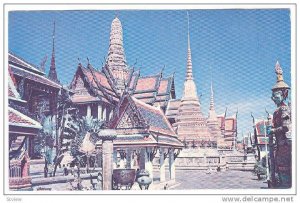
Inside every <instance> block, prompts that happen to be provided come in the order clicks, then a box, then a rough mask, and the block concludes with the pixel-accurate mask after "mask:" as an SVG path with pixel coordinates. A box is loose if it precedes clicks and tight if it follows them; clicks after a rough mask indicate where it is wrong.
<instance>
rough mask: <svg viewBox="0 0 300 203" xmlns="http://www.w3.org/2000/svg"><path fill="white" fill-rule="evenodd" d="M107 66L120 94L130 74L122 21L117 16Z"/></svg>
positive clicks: (112, 28)
mask: <svg viewBox="0 0 300 203" xmlns="http://www.w3.org/2000/svg"><path fill="white" fill-rule="evenodd" d="M106 63H107V65H108V68H109V69H110V71H111V73H112V75H113V77H114V79H115V82H116V84H115V85H116V87H117V89H118V90H119V91H120V93H121V92H122V91H123V90H124V89H125V81H126V79H127V76H128V74H129V70H128V67H127V63H126V57H125V51H124V47H123V29H122V24H121V21H120V20H119V18H118V16H117V15H116V16H115V18H114V20H113V21H112V23H111V30H110V38H109V48H108V57H107V62H106Z"/></svg>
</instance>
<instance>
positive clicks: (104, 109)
mask: <svg viewBox="0 0 300 203" xmlns="http://www.w3.org/2000/svg"><path fill="white" fill-rule="evenodd" d="M102 118H103V120H104V121H106V107H105V106H103V115H102Z"/></svg>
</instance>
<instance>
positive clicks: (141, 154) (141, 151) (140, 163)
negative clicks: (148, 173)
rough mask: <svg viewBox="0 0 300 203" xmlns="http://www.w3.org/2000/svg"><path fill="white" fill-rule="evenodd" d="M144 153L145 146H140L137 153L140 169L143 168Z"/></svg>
mask: <svg viewBox="0 0 300 203" xmlns="http://www.w3.org/2000/svg"><path fill="white" fill-rule="evenodd" d="M145 154H146V149H145V148H141V150H140V154H139V168H140V170H142V169H145V163H146V162H145V161H146V160H145V156H146V155H145Z"/></svg>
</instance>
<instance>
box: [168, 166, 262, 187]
mask: <svg viewBox="0 0 300 203" xmlns="http://www.w3.org/2000/svg"><path fill="white" fill-rule="evenodd" d="M176 182H177V183H180V184H179V185H178V186H177V187H173V188H171V189H175V190H189V189H262V188H267V183H266V182H265V181H264V180H258V179H257V176H255V175H253V174H252V172H249V171H222V172H215V171H214V172H211V174H207V173H206V172H205V171H197V170H195V171H194V170H179V171H176Z"/></svg>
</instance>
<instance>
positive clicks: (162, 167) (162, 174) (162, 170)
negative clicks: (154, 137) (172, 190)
mask: <svg viewBox="0 0 300 203" xmlns="http://www.w3.org/2000/svg"><path fill="white" fill-rule="evenodd" d="M164 156H165V155H164V149H163V148H160V150H159V163H160V168H159V174H160V182H164V181H166V168H165V157H164Z"/></svg>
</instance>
